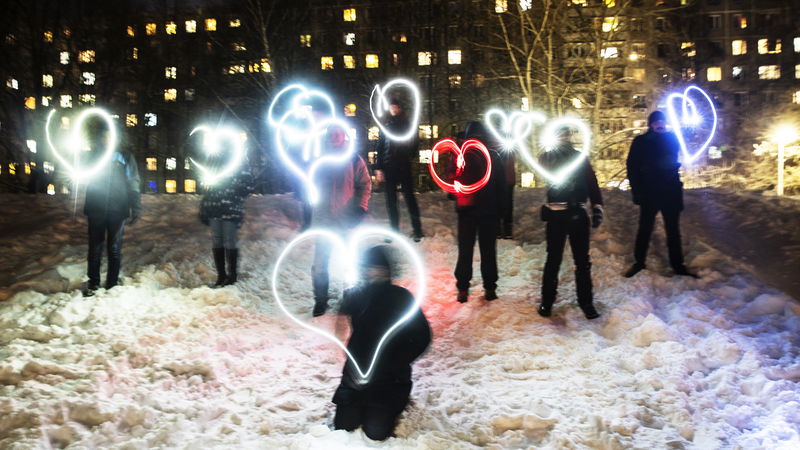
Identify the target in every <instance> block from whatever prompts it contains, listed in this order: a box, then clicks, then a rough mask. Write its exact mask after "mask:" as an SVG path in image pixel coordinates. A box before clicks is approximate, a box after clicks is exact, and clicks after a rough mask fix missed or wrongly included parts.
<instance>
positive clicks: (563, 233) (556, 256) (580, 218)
mask: <svg viewBox="0 0 800 450" xmlns="http://www.w3.org/2000/svg"><path fill="white" fill-rule="evenodd" d="M556 136H557V138H558V142H557V144H556V145H555V147H554V148H552V149H551V150H549V151H547V152H545V153H543V154H542V155H541V156H540V157H539V164H540V165H541V166H542V167H544V168H545V169H546V170H548V171H550V172H551V173H553V172H558V170H559V169H560V168H561V167H564V166H566V165H569V164H570V163H572V161H574V160H575V158H580V157H582V156H581V154H580V152H579V151H578V150H575V147H574V146H573V145H572V142H571V141H570V137H571V136H572V132H571V131H570V129H569V128H568V127H562V128H560V129H558V130H557V131H556ZM587 199H588V200H590V201H591V207H592V216H591V219H590V217H589V215H588V213H587V211H586V200H587ZM542 220H544V221H545V222H546V225H545V236H546V240H547V260H546V262H545V265H544V271H543V274H542V303H541V304H540V305H539V309H538V312H539V315H540V316H542V317H550V315H551V314H552V310H553V304H554V303H555V301H556V295H557V293H558V272H559V269H560V267H561V260H562V258H563V256H564V246H565V244H566V241H567V238H569V246H570V248H571V249H572V258H573V260H574V261H575V291H576V293H577V296H578V306H580V308H581V310H582V311H583V314H584V315H585V316H586V318H587V319H595V318H597V317H600V314H599V313H598V312H597V309H595V307H594V297H593V294H592V264H591V262H590V260H589V225H590V224H591V226H592V227H593V228H597V227H599V226H600V224H601V223H602V222H603V197H602V194H601V193H600V187H599V186H598V185H597V177H596V176H595V173H594V170H593V169H592V165H591V164H590V163H589V160H588V159H584V160H583V161H582V162H581V165H580V166H578V167H577V168H576V169H575V170H573V171H572V172H571V173H570V174H568V175H567V177H566V178H565V179H564V180H563V181H561V182H560V183H552V182H551V183H548V186H547V203H546V204H544V205H543V206H542Z"/></svg>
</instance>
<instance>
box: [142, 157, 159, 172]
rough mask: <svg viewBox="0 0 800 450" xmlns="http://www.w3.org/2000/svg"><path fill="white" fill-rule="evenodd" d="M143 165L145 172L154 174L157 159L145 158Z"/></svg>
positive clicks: (156, 167)
mask: <svg viewBox="0 0 800 450" xmlns="http://www.w3.org/2000/svg"><path fill="white" fill-rule="evenodd" d="M144 163H145V165H146V166H147V170H149V171H151V172H154V171H156V170H158V159H157V158H153V157H150V158H145V160H144Z"/></svg>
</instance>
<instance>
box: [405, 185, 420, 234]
mask: <svg viewBox="0 0 800 450" xmlns="http://www.w3.org/2000/svg"><path fill="white" fill-rule="evenodd" d="M400 190H401V191H402V192H403V198H404V199H405V200H406V206H408V215H409V216H411V228H412V230H414V237H415V238H421V237H422V222H421V221H420V218H419V205H418V204H417V198H416V197H415V196H414V180H413V179H412V178H411V173H410V172H409V173H407V174H405V176H403V178H402V179H401V180H400Z"/></svg>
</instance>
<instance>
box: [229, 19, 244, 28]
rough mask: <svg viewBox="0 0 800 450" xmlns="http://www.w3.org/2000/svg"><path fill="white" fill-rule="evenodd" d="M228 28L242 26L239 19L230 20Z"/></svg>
mask: <svg viewBox="0 0 800 450" xmlns="http://www.w3.org/2000/svg"><path fill="white" fill-rule="evenodd" d="M228 26H229V27H231V28H239V27H240V26H242V21H241V20H239V19H231V20H229V21H228Z"/></svg>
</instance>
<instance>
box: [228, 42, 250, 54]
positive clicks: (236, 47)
mask: <svg viewBox="0 0 800 450" xmlns="http://www.w3.org/2000/svg"><path fill="white" fill-rule="evenodd" d="M231 48H232V49H233V51H235V52H243V51H245V50H247V47H245V46H244V42H233V43H231Z"/></svg>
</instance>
